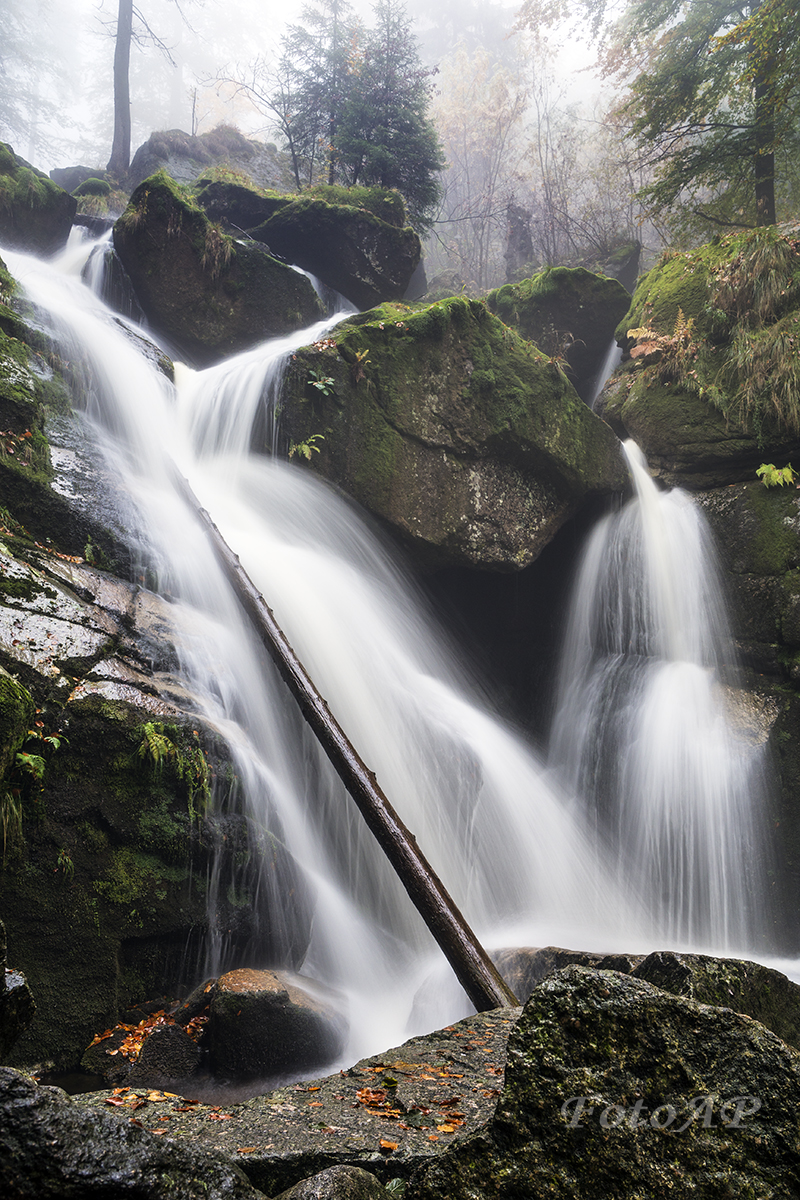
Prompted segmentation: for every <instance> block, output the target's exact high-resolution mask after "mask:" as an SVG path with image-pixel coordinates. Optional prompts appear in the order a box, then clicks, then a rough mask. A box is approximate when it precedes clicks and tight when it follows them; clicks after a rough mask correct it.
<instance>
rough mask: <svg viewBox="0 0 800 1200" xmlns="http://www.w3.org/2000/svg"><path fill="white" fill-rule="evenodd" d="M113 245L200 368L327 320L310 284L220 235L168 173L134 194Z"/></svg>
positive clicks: (152, 315) (151, 314) (154, 312)
mask: <svg viewBox="0 0 800 1200" xmlns="http://www.w3.org/2000/svg"><path fill="white" fill-rule="evenodd" d="M114 245H115V247H116V250H117V253H118V254H119V257H120V260H121V261H122V264H123V266H124V267H125V270H126V271H127V272H128V275H129V276H130V279H131V282H132V284H133V287H134V290H135V292H136V296H137V299H138V300H139V303H140V304H141V306H142V309H143V310H144V312H145V314H146V316H147V317H148V318H149V320H150V321H152V323H153V325H154V327H155V328H156V329H158V330H159V331H160V332H161V333H162V334H163V335H164V336H166V337H167V338H168V339H169V340H170V341H171V342H172V343H173V344H174V345H175V346H177V347H178V348H179V350H180V352H181V353H182V354H184V355H185V356H187V357H188V358H189V359H190V360H191V361H192V362H194V363H197V364H199V365H201V366H206V365H208V364H209V363H212V362H216V361H218V360H219V359H221V358H224V357H225V356H226V355H229V354H234V353H237V352H238V351H240V350H245V349H247V348H248V347H250V346H253V345H256V344H257V343H258V342H260V341H264V340H265V339H266V338H269V337H275V336H278V335H279V334H285V333H290V332H291V331H293V330H295V329H301V328H302V327H303V326H305V325H310V324H311V323H312V322H313V321H315V320H317V319H319V317H320V316H321V315H322V308H321V306H320V302H319V299H318V298H317V295H316V293H315V291H314V289H313V287H312V286H311V284H310V283H309V281H308V279H306V278H305V277H304V276H303V275H301V274H299V272H297V271H293V270H292V269H291V267H288V266H287V265H286V264H285V263H282V262H278V261H277V259H274V258H272V257H271V255H270V254H269V253H268V252H267V251H266V250H264V249H262V248H261V247H260V246H256V245H254V244H253V243H252V242H248V243H243V242H241V241H239V242H237V241H234V239H233V238H230V237H228V236H227V235H226V234H224V233H222V231H221V230H220V228H219V226H218V225H216V224H214V223H213V222H211V221H209V219H208V217H207V216H206V215H205V213H204V212H203V211H202V209H200V208H198V207H197V206H196V205H195V204H193V203H192V202H191V201H190V200H189V199H187V197H186V196H185V195H184V194H183V193H182V192H181V190H180V189H179V187H178V186H177V185H176V184H175V183H174V181H173V180H171V179H170V178H169V176H167V175H166V174H165V173H164V172H158V173H157V174H156V175H154V176H152V177H151V178H150V179H147V180H145V182H144V183H142V184H140V185H139V187H138V188H137V189H136V190H135V192H134V193H133V195H132V196H131V200H130V203H129V205H128V208H127V209H126V210H125V212H124V213H123V215H122V216H121V217H120V219H119V220H118V221H117V222H116V224H115V226H114Z"/></svg>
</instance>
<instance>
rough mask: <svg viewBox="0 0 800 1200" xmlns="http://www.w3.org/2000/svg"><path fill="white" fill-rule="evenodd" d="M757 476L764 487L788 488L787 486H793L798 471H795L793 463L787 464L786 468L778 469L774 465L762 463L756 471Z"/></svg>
mask: <svg viewBox="0 0 800 1200" xmlns="http://www.w3.org/2000/svg"><path fill="white" fill-rule="evenodd" d="M756 475H757V476H758V477H759V479H760V480H761V482H762V483H763V484H764V487H786V486H787V484H788V485H790V486H791V485H792V484H793V483H794V481H795V480H796V479H797V471H795V470H794V468H793V467H792V464H791V463H787V465H786V466H785V467H776V466H774V465H773V464H772V463H762V464H761V466H760V467H759V468H758V469H757V470H756ZM798 486H800V485H798Z"/></svg>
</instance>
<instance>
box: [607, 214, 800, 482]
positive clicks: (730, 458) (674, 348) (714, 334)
mask: <svg viewBox="0 0 800 1200" xmlns="http://www.w3.org/2000/svg"><path fill="white" fill-rule="evenodd" d="M797 234H798V230H797V229H796V228H795V227H781V229H779V230H776V229H775V228H774V227H773V228H771V229H765V230H755V231H752V232H750V233H745V234H737V235H731V236H729V237H726V238H718V239H715V241H714V242H712V243H710V244H709V245H707V246H701V247H699V248H698V249H697V250H693V251H689V252H687V253H685V254H675V253H667V254H665V255H664V256H663V257H662V259H661V261H660V262H659V263H658V264H657V265H656V266H655V267H653V269H652V270H651V271H650V272H648V274H647V275H645V276H643V277H642V279H641V280H640V281H639V285H638V286H637V288H636V292H635V293H634V297H633V302H632V304H631V307H630V309H629V311H628V313H627V314H626V316H625V317H624V318H623V320H622V321H621V323H620V325H619V326H618V329H617V339H618V341H619V342H620V344H621V345H623V346H624V348H625V352H626V355H627V360H626V362H625V363H624V365H623V368H622V369H621V371H620V372H619V373H618V374H617V375H616V376H615V377H614V378H613V379H612V381H611V383H610V385H609V387H608V388H607V390H606V392H605V394H604V395H603V397H602V398H601V402H600V404H599V405H598V411H600V412H601V413H602V415H603V416H604V418H605V419H606V420H607V421H608V422H609V423H610V424H611V425H612V426H613V427H614V428H615V429H616V430H617V432H618V433H619V435H620V437H631V438H633V439H634V440H635V441H636V442H637V443H638V444H639V445H640V446H641V448H642V450H643V451H644V452H645V454H646V456H647V459H648V462H649V463H650V466H651V468H652V469H653V470H654V472H656V473H657V474H658V475H659V476H660V477H661V478H662V479H664V480H665V482H667V483H677V484H680V485H682V486H685V487H689V488H693V489H700V488H709V487H719V486H722V485H724V484H729V483H735V482H738V481H741V480H745V479H752V478H753V474H754V472H755V470H756V468H757V467H758V465H759V464H760V463H761V462H763V461H764V459H765V457H767V456H768V458H769V459H770V460H771V461H773V462H776V463H779V464H783V463H785V462H787V461H789V460H791V459H792V458H796V457H797V455H798V453H799V452H800V399H799V397H800V391H798V379H797V367H796V363H797V351H796V348H795V339H796V338H797V336H798V335H799V334H800V240H798V236H797Z"/></svg>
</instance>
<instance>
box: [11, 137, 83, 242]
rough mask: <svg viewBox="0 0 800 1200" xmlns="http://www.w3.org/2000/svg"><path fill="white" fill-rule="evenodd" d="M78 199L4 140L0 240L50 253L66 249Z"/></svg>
mask: <svg viewBox="0 0 800 1200" xmlns="http://www.w3.org/2000/svg"><path fill="white" fill-rule="evenodd" d="M77 208H78V202H77V200H75V199H74V198H73V197H72V196H70V195H69V193H68V192H65V191H63V190H62V189H61V188H60V187H59V186H58V185H57V184H55V183H53V181H52V179H48V178H47V176H46V175H43V174H42V172H41V171H37V170H36V168H35V167H32V166H31V165H30V163H27V162H25V160H24V159H23V158H18V157H17V155H16V154H15V153H14V151H13V150H12V149H11V147H10V146H9V145H7V144H6V143H5V142H0V244H2V245H4V246H8V247H9V248H11V249H13V250H27V251H29V252H30V253H32V254H42V255H50V254H56V253H57V252H58V251H59V250H62V249H63V248H64V246H65V245H66V243H67V238H68V237H69V231H70V229H71V228H72V218H73V217H74V216H75V213H76V211H77Z"/></svg>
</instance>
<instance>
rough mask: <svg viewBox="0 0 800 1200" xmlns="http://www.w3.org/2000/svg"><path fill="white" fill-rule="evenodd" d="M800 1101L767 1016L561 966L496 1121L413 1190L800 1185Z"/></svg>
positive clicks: (563, 1193) (619, 1191)
mask: <svg viewBox="0 0 800 1200" xmlns="http://www.w3.org/2000/svg"><path fill="white" fill-rule="evenodd" d="M799 1104H800V1055H798V1053H797V1052H796V1051H794V1050H792V1049H791V1048H790V1047H789V1046H787V1045H786V1043H785V1042H783V1041H781V1040H780V1038H778V1037H776V1036H775V1034H773V1033H770V1032H769V1031H768V1030H767V1029H765V1028H764V1026H763V1025H760V1024H759V1023H758V1022H757V1021H754V1020H752V1019H751V1018H749V1017H744V1016H740V1015H739V1014H738V1013H735V1012H733V1011H732V1010H731V1009H729V1008H718V1007H711V1006H708V1005H705V1004H699V1003H697V1002H696V1001H694V1000H691V999H687V998H683V997H678V996H672V995H669V994H667V993H666V992H663V991H661V990H659V989H658V988H655V987H653V986H652V985H650V984H648V983H645V982H644V981H642V980H639V979H633V978H631V977H629V976H625V975H620V974H618V973H616V972H613V971H600V970H594V969H591V968H584V967H567V968H565V969H564V970H563V971H560V972H558V973H557V974H556V975H554V976H551V977H550V978H549V979H546V980H545V981H544V982H543V983H541V984H540V985H539V986H538V987H537V988H536V989H535V991H534V992H533V994H532V996H531V998H530V1000H529V1001H528V1003H527V1004H526V1005H525V1009H524V1011H523V1014H522V1016H521V1018H520V1020H519V1022H518V1023H517V1025H516V1027H515V1028H514V1030H513V1031H512V1033H511V1036H510V1038H509V1044H508V1062H507V1066H506V1082H505V1087H504V1090H503V1093H502V1095H501V1097H500V1099H499V1101H498V1104H497V1109H496V1111H495V1114H494V1117H493V1119H492V1120H491V1121H490V1122H489V1124H488V1125H487V1127H486V1128H485V1130H484V1131H483V1132H482V1133H479V1134H477V1135H476V1136H474V1137H471V1138H468V1139H466V1140H465V1141H463V1142H462V1143H461V1144H460V1145H458V1146H454V1147H452V1148H451V1149H450V1150H448V1151H447V1152H446V1153H444V1154H442V1155H441V1156H440V1157H439V1158H437V1159H436V1160H435V1161H434V1162H432V1163H431V1164H430V1165H429V1166H426V1167H423V1168H422V1169H421V1170H420V1171H419V1172H418V1174H417V1175H416V1176H415V1177H414V1178H412V1180H411V1181H410V1183H409V1186H408V1189H407V1190H406V1193H405V1195H406V1198H407V1200H434V1198H435V1200H444V1198H445V1197H447V1200H462V1198H463V1200H467V1197H469V1198H470V1200H473V1198H474V1197H476V1196H482V1197H493V1198H494V1197H496V1198H498V1200H499V1198H502V1197H509V1200H510V1198H511V1197H520V1196H531V1197H533V1196H535V1197H552V1198H553V1200H567V1198H568V1197H569V1198H570V1200H572V1198H577V1197H584V1196H587V1197H588V1196H614V1197H616V1198H617V1200H636V1198H638V1197H644V1196H648V1197H650V1196H652V1197H655V1196H668V1195H673V1194H674V1195H676V1196H678V1195H680V1196H681V1197H693V1198H695V1200H720V1198H721V1197H723V1196H752V1197H764V1198H765V1200H766V1197H771V1196H784V1195H793V1194H795V1193H796V1192H798V1190H800V1158H798V1154H797V1120H796V1113H797V1108H798V1105H799Z"/></svg>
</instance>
